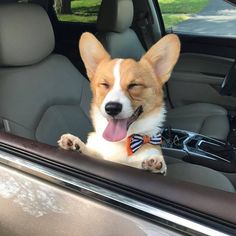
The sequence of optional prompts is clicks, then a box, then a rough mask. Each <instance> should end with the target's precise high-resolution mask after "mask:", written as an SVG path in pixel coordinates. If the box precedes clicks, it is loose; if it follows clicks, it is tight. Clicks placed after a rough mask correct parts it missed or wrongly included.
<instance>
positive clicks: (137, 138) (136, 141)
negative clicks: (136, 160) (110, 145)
mask: <svg viewBox="0 0 236 236" xmlns="http://www.w3.org/2000/svg"><path fill="white" fill-rule="evenodd" d="M146 143H150V144H152V145H160V144H161V134H160V133H158V134H156V135H154V136H152V137H149V136H147V135H144V136H142V135H139V134H133V135H131V136H129V137H128V138H127V146H126V148H127V153H128V156H131V155H132V154H134V153H135V152H136V151H137V150H138V149H139V148H140V147H141V146H142V145H143V144H146Z"/></svg>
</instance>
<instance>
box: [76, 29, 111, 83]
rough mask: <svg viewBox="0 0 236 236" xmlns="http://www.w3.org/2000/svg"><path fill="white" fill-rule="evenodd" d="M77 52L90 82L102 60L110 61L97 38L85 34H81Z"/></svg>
mask: <svg viewBox="0 0 236 236" xmlns="http://www.w3.org/2000/svg"><path fill="white" fill-rule="evenodd" d="M79 50H80V55H81V57H82V60H83V62H84V65H85V67H86V70H87V75H88V77H89V79H90V80H92V79H93V77H94V74H95V71H96V69H97V66H98V65H99V63H100V62H101V61H103V60H108V59H110V55H109V54H108V53H107V51H106V50H105V49H104V47H103V46H102V44H101V43H100V42H99V41H98V40H97V38H96V37H95V36H94V35H93V34H91V33H87V32H86V33H83V34H82V36H81V38H80V41H79Z"/></svg>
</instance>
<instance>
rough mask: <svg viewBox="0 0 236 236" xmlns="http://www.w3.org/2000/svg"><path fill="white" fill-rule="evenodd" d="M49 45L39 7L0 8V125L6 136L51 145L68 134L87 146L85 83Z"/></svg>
mask: <svg viewBox="0 0 236 236" xmlns="http://www.w3.org/2000/svg"><path fill="white" fill-rule="evenodd" d="M54 44H55V42H54V33H53V29H52V26H51V23H50V20H49V17H48V15H47V14H46V12H45V11H44V9H43V8H42V7H40V6H38V5H35V4H27V3H26V4H17V3H16V4H3V5H0V48H1V50H0V119H1V120H2V123H3V124H4V128H5V130H6V131H8V132H10V133H13V134H16V135H19V136H23V137H26V138H30V139H35V140H38V141H41V142H44V143H48V144H52V145H56V141H57V140H58V138H59V137H60V135H61V134H63V133H68V132H71V133H73V134H75V135H78V136H80V137H81V138H82V139H83V140H86V137H87V133H88V132H89V131H90V130H91V129H92V125H91V123H90V120H89V104H90V101H91V93H90V88H89V82H88V81H87V80H86V79H85V78H84V77H83V76H82V75H81V74H80V73H79V72H78V70H77V69H76V68H75V67H74V66H73V65H72V63H71V62H70V61H69V60H68V59H67V58H66V57H64V56H62V55H58V54H53V53H52V51H53V50H54Z"/></svg>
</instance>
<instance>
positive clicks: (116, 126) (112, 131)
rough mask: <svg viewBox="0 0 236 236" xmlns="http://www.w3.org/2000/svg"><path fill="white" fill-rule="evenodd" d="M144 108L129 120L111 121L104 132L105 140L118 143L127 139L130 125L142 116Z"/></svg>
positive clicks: (139, 108)
mask: <svg viewBox="0 0 236 236" xmlns="http://www.w3.org/2000/svg"><path fill="white" fill-rule="evenodd" d="M142 112H143V107H142V106H139V107H138V108H137V109H136V110H135V111H134V113H133V115H132V116H131V117H129V118H127V119H110V120H108V125H107V127H106V128H105V130H104V132H103V138H104V139H106V140H107V141H110V142H118V141H121V140H122V139H124V138H126V136H127V131H128V129H129V127H130V125H131V124H132V123H133V122H135V121H136V120H137V119H138V117H139V116H140V115H141V114H142Z"/></svg>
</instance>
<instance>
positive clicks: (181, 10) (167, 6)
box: [58, 0, 209, 29]
mask: <svg viewBox="0 0 236 236" xmlns="http://www.w3.org/2000/svg"><path fill="white" fill-rule="evenodd" d="M111 1H112V0H111ZM157 1H158V0H157ZM208 2H209V0H159V4H160V8H161V11H162V14H163V20H164V23H165V27H166V29H168V28H171V27H173V26H175V25H177V24H179V23H180V22H182V21H185V20H187V19H189V18H190V17H191V15H192V14H196V13H198V12H200V11H201V10H202V9H203V8H204V7H206V6H207V4H208ZM100 4H101V0H72V1H71V9H72V13H73V14H70V15H62V14H61V15H58V19H59V20H61V21H70V22H89V23H94V22H96V20H97V12H98V10H99V6H100Z"/></svg>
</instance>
